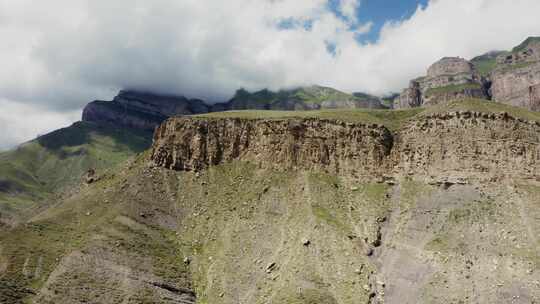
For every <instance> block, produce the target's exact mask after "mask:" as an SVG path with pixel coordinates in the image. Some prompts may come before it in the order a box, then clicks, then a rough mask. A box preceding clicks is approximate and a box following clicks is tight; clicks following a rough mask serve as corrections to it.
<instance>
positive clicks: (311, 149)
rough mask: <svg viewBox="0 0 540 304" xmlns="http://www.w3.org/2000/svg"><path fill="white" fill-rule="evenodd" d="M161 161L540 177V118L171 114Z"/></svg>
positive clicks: (364, 173)
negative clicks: (392, 123)
mask: <svg viewBox="0 0 540 304" xmlns="http://www.w3.org/2000/svg"><path fill="white" fill-rule="evenodd" d="M152 160H153V162H154V164H155V165H157V166H162V167H166V168H169V169H175V170H201V169H204V168H207V167H208V166H212V165H218V164H221V163H226V162H231V161H233V160H242V161H248V162H252V163H255V164H257V165H259V166H261V167H265V168H281V169H307V170H311V169H321V170H324V171H327V172H330V173H334V174H341V175H350V176H354V177H359V178H368V179H375V178H378V179H380V178H383V177H384V176H385V175H388V174H387V173H388V172H391V174H390V175H395V176H421V177H422V178H428V179H432V180H433V181H436V182H437V181H440V182H442V183H444V182H446V181H447V180H448V179H452V180H454V181H456V182H461V181H465V180H468V179H480V180H490V181H495V180H500V179H505V178H519V179H535V180H539V179H540V123H539V122H536V121H526V120H523V119H516V118H514V117H512V116H510V115H508V114H507V113H500V114H486V113H479V112H471V111H463V112H452V113H446V114H432V115H427V116H423V117H421V118H419V119H416V120H414V121H411V122H410V123H408V124H407V125H406V126H404V127H403V128H402V129H401V130H400V131H399V132H397V133H395V134H392V133H391V132H390V131H389V130H388V129H386V128H385V127H384V126H381V125H365V124H355V123H345V122H340V121H331V120H316V119H303V120H247V119H209V120H204V119H197V118H172V119H169V120H168V121H167V122H165V123H164V124H162V125H161V126H160V127H159V128H158V129H157V130H156V132H155V135H154V145H153V149H152Z"/></svg>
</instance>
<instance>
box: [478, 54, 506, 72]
mask: <svg viewBox="0 0 540 304" xmlns="http://www.w3.org/2000/svg"><path fill="white" fill-rule="evenodd" d="M507 53H508V52H506V51H491V52H487V53H485V54H484V55H480V56H476V57H474V58H473V59H471V63H472V64H473V65H474V67H475V68H476V70H477V71H478V73H480V75H481V76H484V77H489V75H490V73H491V72H493V70H494V69H495V67H496V66H497V57H499V56H501V55H506V54H507Z"/></svg>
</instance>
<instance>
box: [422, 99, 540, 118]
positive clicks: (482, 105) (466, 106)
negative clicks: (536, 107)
mask: <svg viewBox="0 0 540 304" xmlns="http://www.w3.org/2000/svg"><path fill="white" fill-rule="evenodd" d="M455 111H475V112H481V113H488V114H491V113H494V114H498V113H501V112H506V113H508V114H510V115H511V116H513V117H515V118H521V119H525V120H533V121H540V112H533V111H529V110H527V109H524V108H519V107H514V106H509V105H506V104H502V103H498V102H494V101H486V100H483V99H474V98H468V99H462V100H455V101H450V102H447V103H443V104H439V105H437V106H434V107H429V108H427V109H426V110H425V111H424V112H422V113H421V115H430V114H434V113H446V112H455Z"/></svg>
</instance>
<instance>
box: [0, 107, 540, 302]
mask: <svg viewBox="0 0 540 304" xmlns="http://www.w3.org/2000/svg"><path fill="white" fill-rule="evenodd" d="M539 115H540V114H539V113H538V112H531V111H527V110H526V109H522V108H516V107H511V106H507V105H503V104H499V103H496V102H490V103H486V102H485V101H482V100H464V101H460V102H454V101H451V102H448V103H444V104H435V105H433V106H431V107H422V108H415V109H405V110H397V111H390V110H382V111H381V110H377V111H375V110H366V109H362V110H345V109H338V110H324V111H296V112H280V111H229V112H221V113H208V114H201V115H196V116H190V117H177V118H172V119H169V120H167V121H166V122H165V123H163V124H162V125H160V127H159V128H158V129H157V131H156V132H155V136H154V142H153V145H152V148H151V149H150V150H149V151H147V152H145V153H143V154H140V155H139V156H138V157H136V158H135V159H133V160H131V161H128V162H127V163H125V165H123V166H119V167H116V169H115V170H109V171H106V172H103V171H101V172H99V173H98V178H97V181H95V182H94V183H91V184H89V185H85V186H84V187H82V188H81V190H80V191H78V192H74V193H73V195H72V196H69V197H66V198H64V199H62V200H60V201H59V202H58V203H57V204H56V205H54V206H52V207H51V208H48V209H46V210H44V211H43V212H41V213H40V214H39V215H37V216H35V217H33V218H32V219H30V220H29V221H28V222H27V223H26V224H25V225H20V226H17V227H15V228H13V229H10V230H9V231H8V230H1V229H0V248H1V250H0V276H1V280H0V302H1V303H28V302H33V303H195V302H196V303H231V304H232V303H235V304H236V303H298V304H311V303H324V304H326V303H331V304H349V303H383V302H384V303H471V302H474V303H510V302H512V301H515V302H518V303H535V302H538V300H539V299H540V294H538V285H537V282H536V281H538V278H539V277H540V272H539V269H540V267H539V263H540V257H539V252H540V250H539V246H540V244H539V243H538V238H537V236H538V233H539V232H540V223H539V222H538V221H537V220H536V219H537V218H538V217H539V216H540V209H539V208H538V205H539V204H540V201H539V198H540V186H539V181H540V162H539V159H538V157H537V155H538V153H540V150H539V149H540V136H539V134H540V116H539Z"/></svg>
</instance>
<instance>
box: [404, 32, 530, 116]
mask: <svg viewBox="0 0 540 304" xmlns="http://www.w3.org/2000/svg"><path fill="white" fill-rule="evenodd" d="M470 97H474V98H482V99H487V100H494V101H498V102H501V103H505V104H509V105H514V106H519V107H523V108H526V109H529V110H532V111H540V38H538V37H530V38H528V39H526V40H525V41H524V42H523V43H521V44H520V45H519V46H517V47H515V48H514V49H513V50H512V51H509V52H506V51H493V52H489V53H486V54H484V55H481V56H477V57H475V58H473V59H472V60H471V61H467V60H465V59H462V58H458V57H447V58H443V59H442V60H440V61H438V62H437V63H435V64H433V65H432V66H431V67H430V68H429V69H428V73H427V76H426V77H421V78H418V79H415V80H412V81H411V82H410V85H409V88H407V89H405V90H404V91H403V93H402V94H401V95H400V96H399V97H398V98H396V99H395V107H396V108H408V107H418V106H431V105H433V104H437V103H441V102H446V101H450V100H456V99H460V98H470Z"/></svg>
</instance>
